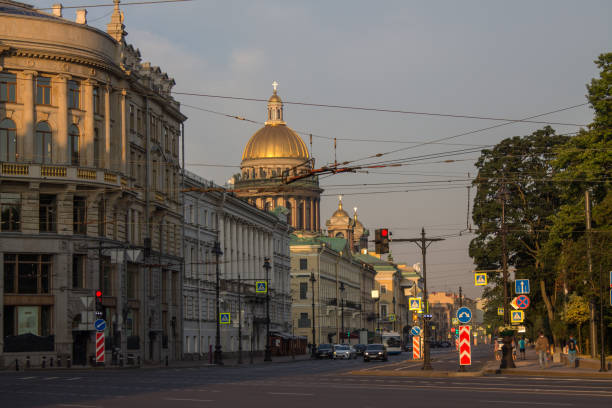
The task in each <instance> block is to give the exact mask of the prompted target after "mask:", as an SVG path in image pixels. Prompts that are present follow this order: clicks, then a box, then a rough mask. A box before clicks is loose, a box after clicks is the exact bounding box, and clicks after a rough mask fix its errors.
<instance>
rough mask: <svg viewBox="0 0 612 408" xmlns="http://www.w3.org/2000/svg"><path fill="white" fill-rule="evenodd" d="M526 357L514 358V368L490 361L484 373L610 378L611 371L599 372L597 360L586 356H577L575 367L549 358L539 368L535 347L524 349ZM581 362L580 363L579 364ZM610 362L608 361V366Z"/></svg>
mask: <svg viewBox="0 0 612 408" xmlns="http://www.w3.org/2000/svg"><path fill="white" fill-rule="evenodd" d="M526 357H527V359H526V360H524V361H522V360H516V361H515V362H514V364H515V365H516V368H508V369H503V370H500V369H499V362H498V361H496V362H495V363H497V364H496V365H493V363H491V364H490V365H488V367H487V369H486V370H484V374H485V375H492V374H503V375H529V376H541V377H585V378H588V377H592V378H609V379H612V371H610V370H608V371H606V372H599V366H600V364H599V360H593V359H591V358H588V357H587V356H579V357H578V358H577V359H576V361H577V363H578V364H577V367H576V368H572V367H569V366H568V365H566V363H565V361H566V360H565V359H564V358H563V355H562V359H561V362H559V363H554V362H552V361H551V360H549V361H548V365H547V367H546V368H540V365H539V363H538V356H537V354H536V352H535V349H532V348H529V349H527V351H526ZM581 363H582V364H581ZM609 366H610V363H609V362H608V368H609Z"/></svg>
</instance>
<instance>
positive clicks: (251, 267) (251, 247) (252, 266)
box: [248, 226, 256, 279]
mask: <svg viewBox="0 0 612 408" xmlns="http://www.w3.org/2000/svg"><path fill="white" fill-rule="evenodd" d="M248 234H249V237H248V243H249V277H250V278H251V279H253V278H255V273H256V272H255V271H256V269H255V253H254V247H255V245H254V242H253V240H254V239H255V238H254V236H253V227H252V226H250V227H249V231H248Z"/></svg>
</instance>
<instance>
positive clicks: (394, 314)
mask: <svg viewBox="0 0 612 408" xmlns="http://www.w3.org/2000/svg"><path fill="white" fill-rule="evenodd" d="M393 316H395V318H394V319H393V331H395V320H396V319H397V314H396V313H395V295H393Z"/></svg>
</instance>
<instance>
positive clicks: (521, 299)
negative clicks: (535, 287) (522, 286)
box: [516, 295, 531, 309]
mask: <svg viewBox="0 0 612 408" xmlns="http://www.w3.org/2000/svg"><path fill="white" fill-rule="evenodd" d="M530 303H531V301H530V300H529V296H527V295H519V296H517V298H516V305H517V306H518V308H519V309H527V308H528V307H529V304H530Z"/></svg>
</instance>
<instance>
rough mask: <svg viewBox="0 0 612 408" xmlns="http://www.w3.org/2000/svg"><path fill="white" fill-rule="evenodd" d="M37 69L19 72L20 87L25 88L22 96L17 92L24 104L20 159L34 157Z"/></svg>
mask: <svg viewBox="0 0 612 408" xmlns="http://www.w3.org/2000/svg"><path fill="white" fill-rule="evenodd" d="M36 75H38V73H37V72H36V71H22V72H20V73H19V74H17V83H18V87H19V88H20V89H22V90H23V92H22V95H21V97H20V96H19V92H17V98H18V100H19V101H20V102H21V103H22V104H23V124H22V126H21V128H22V129H23V130H22V131H20V129H19V127H18V128H17V153H18V154H19V161H22V162H23V161H31V160H32V159H33V158H34V151H35V150H34V125H35V117H34V97H35V94H34V78H36Z"/></svg>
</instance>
